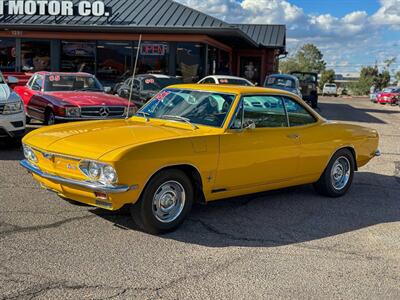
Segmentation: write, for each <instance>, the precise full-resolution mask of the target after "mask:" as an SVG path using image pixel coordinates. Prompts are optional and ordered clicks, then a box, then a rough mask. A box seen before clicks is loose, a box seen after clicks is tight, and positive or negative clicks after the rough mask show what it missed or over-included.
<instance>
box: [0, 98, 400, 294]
mask: <svg viewBox="0 0 400 300" xmlns="http://www.w3.org/2000/svg"><path fill="white" fill-rule="evenodd" d="M321 102H322V103H321V105H320V113H321V114H322V115H323V116H325V117H327V118H329V119H332V120H340V121H346V122H352V123H356V124H361V125H364V126H369V127H373V128H376V129H377V130H378V131H379V133H380V137H381V146H380V148H381V151H382V156H381V157H379V158H376V159H374V160H373V161H372V162H371V163H370V164H368V165H367V166H366V167H364V168H362V169H361V170H359V172H358V173H357V174H356V175H355V180H354V184H353V187H352V189H351V191H350V192H349V194H348V195H347V196H345V197H343V198H340V199H329V198H324V197H321V196H318V195H317V194H316V193H314V191H313V188H312V187H311V186H301V187H296V188H291V189H286V190H281V191H274V192H268V193H264V194H260V195H253V196H248V197H244V198H239V199H231V200H227V201H221V202H216V203H212V204H209V205H207V206H201V205H198V206H195V207H194V209H193V211H192V213H191V215H190V216H189V219H188V220H187V221H186V222H185V223H184V225H183V226H182V227H181V228H180V229H179V230H178V231H176V232H174V233H171V234H168V235H164V236H161V237H157V236H151V235H147V234H144V233H142V232H140V231H137V230H136V229H135V227H134V225H133V223H132V222H131V220H130V214H129V211H128V210H127V209H123V210H121V211H118V212H108V211H104V210H101V209H96V208H91V207H86V206H75V205H72V204H70V203H69V202H66V201H64V200H62V199H60V198H58V197H57V196H56V195H55V194H52V193H49V192H46V191H44V190H42V189H41V188H40V187H39V186H38V184H37V183H36V182H35V181H34V180H33V179H32V178H31V176H30V175H28V174H27V173H26V172H25V171H24V170H23V169H22V168H20V167H19V165H18V161H19V160H20V159H22V152H21V150H20V149H15V148H12V147H9V146H7V145H2V146H1V148H0V299H32V298H37V299H126V298H128V299H134V298H139V299H153V298H167V299H208V298H214V299H215V298H218V299H220V298H227V299H232V298H241V299H260V298H263V299H266V298H293V297H295V298H309V299H310V298H312V299H321V298H328V297H329V298H351V299H358V298H385V299H399V298H400V284H399V283H400V142H399V141H400V108H399V107H398V106H396V107H393V106H388V105H386V106H382V105H379V104H373V103H371V102H370V101H369V100H368V99H366V98H365V99H363V98H358V99H343V98H324V99H322V101H321Z"/></svg>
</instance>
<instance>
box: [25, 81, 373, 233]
mask: <svg viewBox="0 0 400 300" xmlns="http://www.w3.org/2000/svg"><path fill="white" fill-rule="evenodd" d="M378 142H379V137H378V133H377V132H376V131H375V130H373V129H368V128H364V127H361V126H356V125H350V124H343V123H336V122H330V121H327V120H325V119H324V118H322V117H321V116H320V115H319V114H318V113H316V112H315V111H314V110H312V109H311V108H310V107H308V106H307V105H306V104H305V102H303V100H301V99H300V98H298V97H297V96H296V95H294V94H291V93H289V92H285V91H282V90H274V89H266V88H258V87H240V86H228V85H219V86H216V85H175V86H171V87H168V88H166V89H164V90H162V91H161V92H160V93H159V94H157V95H156V96H155V97H154V98H153V99H151V100H150V101H149V102H148V103H147V104H146V105H145V106H143V107H142V108H141V109H140V110H139V111H138V112H137V114H136V115H135V116H133V117H131V118H129V119H125V120H108V121H88V122H77V123H68V124H61V125H55V126H50V127H44V128H41V129H38V130H35V131H33V132H31V133H29V134H28V135H27V136H26V137H25V138H24V139H23V147H24V155H25V157H26V159H25V160H23V161H21V165H22V166H23V167H25V168H26V169H28V171H29V172H30V173H32V175H33V177H34V178H35V179H36V180H37V181H39V182H40V184H41V185H42V187H44V188H46V189H48V190H50V191H53V192H55V193H57V194H58V195H60V196H61V197H62V198H66V199H70V200H73V201H78V202H82V203H86V204H89V205H92V206H97V207H101V208H105V209H109V210H116V209H119V208H121V207H122V206H124V205H126V204H131V205H130V206H131V212H132V216H133V220H134V221H135V222H136V223H137V225H138V226H139V227H140V228H141V229H143V230H144V231H147V232H150V233H153V234H158V233H164V232H168V231H171V230H174V229H176V228H177V227H178V226H179V225H180V224H181V223H182V222H183V220H184V218H185V217H186V216H187V215H188V213H189V211H190V209H191V207H192V204H193V203H194V202H196V201H197V202H203V203H207V202H209V201H214V200H219V199H224V198H229V197H234V196H240V195H245V194H252V193H257V192H261V191H267V190H272V189H280V188H284V187H289V186H295V185H301V184H310V183H312V184H314V187H315V189H316V191H317V192H318V193H320V194H322V195H326V196H329V197H339V196H342V195H344V194H345V193H346V192H347V191H348V190H349V188H350V185H351V183H352V180H353V174H354V171H356V170H357V169H358V168H360V167H362V166H363V165H365V164H366V163H368V162H369V161H370V160H371V159H372V158H373V157H374V156H378V155H379V154H380V152H379V150H378Z"/></svg>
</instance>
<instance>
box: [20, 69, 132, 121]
mask: <svg viewBox="0 0 400 300" xmlns="http://www.w3.org/2000/svg"><path fill="white" fill-rule="evenodd" d="M14 90H15V92H16V93H18V95H20V97H21V98H22V100H23V102H24V105H25V111H26V115H27V120H28V122H29V121H30V120H31V119H36V120H39V121H42V122H44V123H45V124H47V125H52V124H54V123H56V122H58V121H76V120H98V119H109V118H123V117H125V116H126V115H133V114H134V113H135V111H136V110H137V109H136V106H135V105H134V104H131V105H129V103H128V101H127V100H126V99H123V98H121V97H118V96H114V95H109V94H107V93H106V89H104V88H103V86H102V85H101V84H100V82H99V81H98V80H97V79H96V77H95V76H94V75H91V74H88V73H57V72H37V73H35V74H34V75H33V76H32V77H31V79H30V80H29V81H28V83H27V84H26V85H25V86H17V87H15V89H14Z"/></svg>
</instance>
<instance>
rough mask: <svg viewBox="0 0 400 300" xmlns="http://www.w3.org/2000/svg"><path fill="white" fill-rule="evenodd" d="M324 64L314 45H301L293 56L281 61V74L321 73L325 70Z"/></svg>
mask: <svg viewBox="0 0 400 300" xmlns="http://www.w3.org/2000/svg"><path fill="white" fill-rule="evenodd" d="M325 67H326V63H325V61H324V60H323V54H322V53H321V51H320V50H319V49H318V48H317V46H315V45H314V44H305V45H303V46H302V47H301V48H300V50H299V51H297V53H295V54H294V56H292V57H290V58H288V59H286V60H284V61H281V63H280V68H279V69H280V71H281V73H290V72H292V71H300V72H315V73H321V72H322V71H323V70H325Z"/></svg>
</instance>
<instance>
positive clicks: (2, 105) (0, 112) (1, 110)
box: [0, 104, 5, 115]
mask: <svg viewBox="0 0 400 300" xmlns="http://www.w3.org/2000/svg"><path fill="white" fill-rule="evenodd" d="M4 106H5V104H0V115H1V114H3V111H4Z"/></svg>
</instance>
